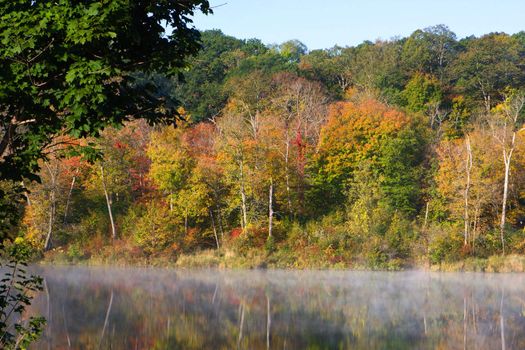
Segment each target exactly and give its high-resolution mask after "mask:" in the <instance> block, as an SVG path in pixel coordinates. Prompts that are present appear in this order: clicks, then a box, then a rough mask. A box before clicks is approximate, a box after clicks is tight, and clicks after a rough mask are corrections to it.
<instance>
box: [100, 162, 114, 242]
mask: <svg viewBox="0 0 525 350" xmlns="http://www.w3.org/2000/svg"><path fill="white" fill-rule="evenodd" d="M100 174H101V178H102V187H103V189H104V196H105V197H106V204H107V207H108V213H109V221H110V223H111V238H112V239H113V240H115V239H117V227H116V226H115V221H114V220H113V211H112V209H111V197H110V195H109V193H108V189H107V186H106V178H105V177H104V166H102V165H101V166H100Z"/></svg>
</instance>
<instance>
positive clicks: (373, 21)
mask: <svg viewBox="0 0 525 350" xmlns="http://www.w3.org/2000/svg"><path fill="white" fill-rule="evenodd" d="M210 3H211V6H214V7H215V8H214V9H213V11H214V14H213V15H209V16H204V15H202V14H199V15H196V16H195V18H194V22H195V23H194V24H195V26H196V27H197V28H198V29H201V30H205V29H220V30H222V31H223V32H224V33H225V34H227V35H232V36H235V37H237V38H240V39H249V38H258V39H261V40H262V41H263V42H264V43H265V44H278V43H282V42H284V41H287V40H290V39H298V40H300V41H301V42H303V43H304V44H306V46H308V48H309V49H310V50H313V49H323V48H329V47H333V46H334V45H336V44H337V45H340V46H353V45H357V44H359V43H361V42H363V41H364V40H370V41H375V40H376V39H391V38H393V37H396V36H401V37H404V36H408V35H410V33H412V32H413V31H414V30H416V29H423V28H427V27H429V26H433V25H437V24H445V25H447V26H448V27H449V28H450V29H451V30H452V31H453V32H455V33H456V34H457V36H458V38H463V37H466V36H469V35H476V36H480V35H482V34H487V33H490V32H506V33H509V34H513V33H517V32H519V31H522V30H525V0H331V1H327V0H210Z"/></svg>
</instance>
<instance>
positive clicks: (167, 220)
mask: <svg viewBox="0 0 525 350" xmlns="http://www.w3.org/2000/svg"><path fill="white" fill-rule="evenodd" d="M132 234H133V237H134V240H135V242H136V243H137V244H138V245H139V246H140V247H141V248H142V249H143V250H144V252H145V253H146V254H149V255H151V254H153V253H156V252H159V251H161V250H163V249H165V248H167V247H168V246H170V245H173V244H175V243H176V242H180V241H181V239H180V238H181V237H180V236H181V233H180V223H179V222H178V221H177V220H175V218H173V217H172V216H171V215H170V212H169V209H168V208H166V207H165V206H163V205H159V204H154V203H151V204H150V205H149V206H148V207H147V208H146V210H145V211H144V212H143V213H142V215H141V216H139V217H137V219H136V222H135V228H134V230H133V232H132Z"/></svg>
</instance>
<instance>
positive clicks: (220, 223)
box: [215, 201, 224, 242]
mask: <svg viewBox="0 0 525 350" xmlns="http://www.w3.org/2000/svg"><path fill="white" fill-rule="evenodd" d="M217 203H218V201H217ZM217 203H215V208H217V219H219V232H220V233H221V241H222V242H224V229H223V227H222V215H221V208H220V207H219V204H217Z"/></svg>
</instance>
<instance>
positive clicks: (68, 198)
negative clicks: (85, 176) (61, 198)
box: [64, 175, 77, 224]
mask: <svg viewBox="0 0 525 350" xmlns="http://www.w3.org/2000/svg"><path fill="white" fill-rule="evenodd" d="M76 179H77V177H76V175H75V176H73V179H72V180H71V186H69V192H68V193H67V199H66V207H65V209H64V224H65V223H66V222H67V214H68V210H69V202H70V200H71V194H72V193H73V187H74V186H75V181H76Z"/></svg>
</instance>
